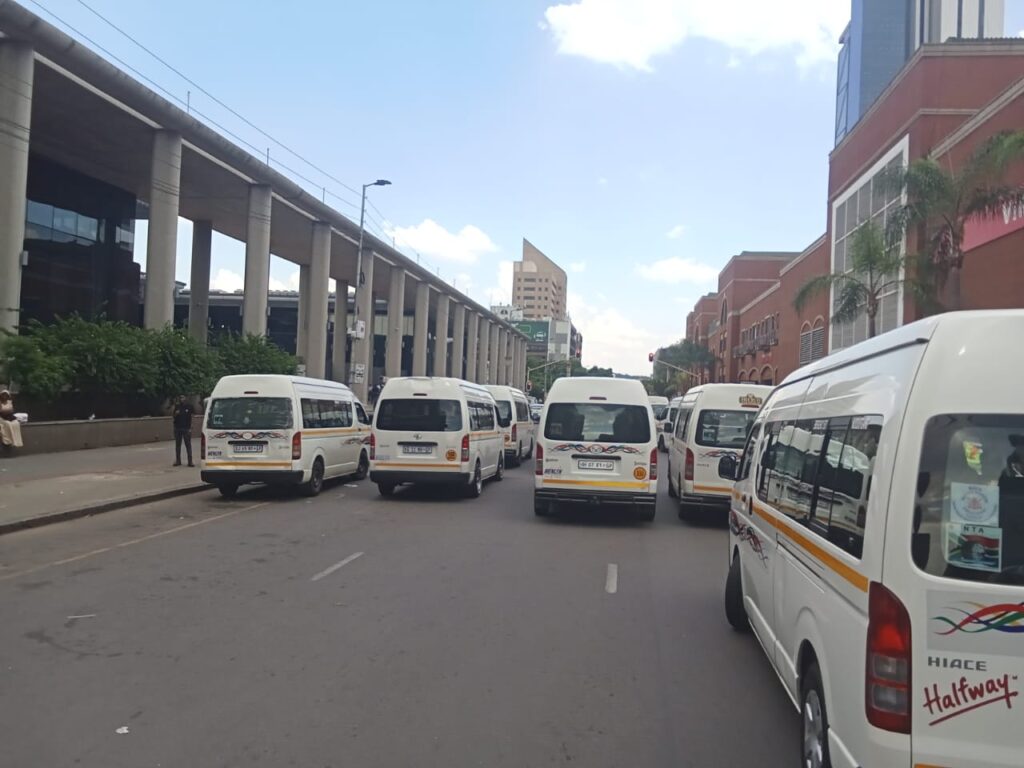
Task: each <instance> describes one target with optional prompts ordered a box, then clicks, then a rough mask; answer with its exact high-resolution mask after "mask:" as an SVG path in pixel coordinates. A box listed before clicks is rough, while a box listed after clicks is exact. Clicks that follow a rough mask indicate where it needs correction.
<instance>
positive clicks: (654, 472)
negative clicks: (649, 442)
mask: <svg viewBox="0 0 1024 768" xmlns="http://www.w3.org/2000/svg"><path fill="white" fill-rule="evenodd" d="M657 479H658V449H657V448H652V449H651V480H657Z"/></svg>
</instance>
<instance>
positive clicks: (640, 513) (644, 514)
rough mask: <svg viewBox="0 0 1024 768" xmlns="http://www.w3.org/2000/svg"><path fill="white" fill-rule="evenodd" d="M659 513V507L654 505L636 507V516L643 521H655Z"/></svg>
mask: <svg viewBox="0 0 1024 768" xmlns="http://www.w3.org/2000/svg"><path fill="white" fill-rule="evenodd" d="M657 514H658V508H657V507H655V506H653V505H645V506H642V507H641V506H638V507H637V509H636V518H637V520H639V521H640V522H642V523H653V522H654V518H655V517H656V516H657Z"/></svg>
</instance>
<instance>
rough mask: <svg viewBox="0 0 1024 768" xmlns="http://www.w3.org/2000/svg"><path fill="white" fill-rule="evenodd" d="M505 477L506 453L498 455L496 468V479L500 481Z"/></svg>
mask: <svg viewBox="0 0 1024 768" xmlns="http://www.w3.org/2000/svg"><path fill="white" fill-rule="evenodd" d="M504 479H505V454H504V453H502V454H501V455H499V456H498V468H497V469H496V470H494V481H495V482H497V483H500V482H501V481H502V480H504Z"/></svg>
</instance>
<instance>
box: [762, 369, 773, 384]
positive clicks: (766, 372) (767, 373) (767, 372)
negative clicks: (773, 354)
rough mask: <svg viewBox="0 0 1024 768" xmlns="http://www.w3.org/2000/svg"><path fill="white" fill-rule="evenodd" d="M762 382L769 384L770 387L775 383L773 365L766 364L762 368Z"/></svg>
mask: <svg viewBox="0 0 1024 768" xmlns="http://www.w3.org/2000/svg"><path fill="white" fill-rule="evenodd" d="M761 383H762V384H767V385H768V386H769V387H770V386H772V385H774V384H775V376H774V374H773V373H772V369H771V366H769V365H766V366H765V367H764V368H762V369H761Z"/></svg>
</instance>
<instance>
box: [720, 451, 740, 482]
mask: <svg viewBox="0 0 1024 768" xmlns="http://www.w3.org/2000/svg"><path fill="white" fill-rule="evenodd" d="M736 467H737V462H736V457H735V456H733V455H732V454H731V453H728V454H726V455H725V456H723V457H722V458H720V459H719V460H718V476H719V477H724V478H725V479H726V480H735V479H736Z"/></svg>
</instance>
